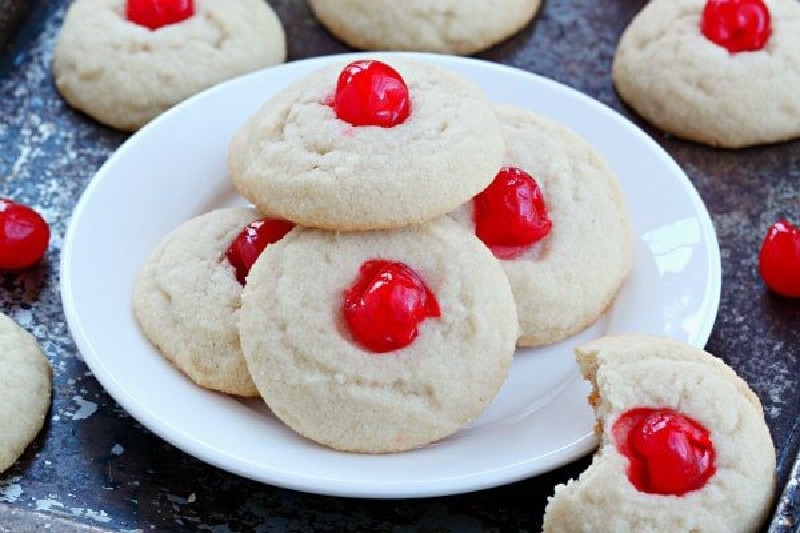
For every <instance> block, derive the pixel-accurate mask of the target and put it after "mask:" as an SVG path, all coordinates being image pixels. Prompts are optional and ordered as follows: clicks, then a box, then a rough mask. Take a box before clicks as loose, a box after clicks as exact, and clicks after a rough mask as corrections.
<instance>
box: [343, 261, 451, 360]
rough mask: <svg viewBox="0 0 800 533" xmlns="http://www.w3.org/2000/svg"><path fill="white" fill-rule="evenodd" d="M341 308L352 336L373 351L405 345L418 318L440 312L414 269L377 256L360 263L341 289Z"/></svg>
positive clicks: (409, 339)
mask: <svg viewBox="0 0 800 533" xmlns="http://www.w3.org/2000/svg"><path fill="white" fill-rule="evenodd" d="M342 311H343V314H344V320H345V324H346V325H347V327H348V329H349V331H350V333H351V335H352V336H353V339H354V340H355V341H356V342H358V344H360V345H361V346H363V347H364V348H366V349H367V350H370V351H372V352H376V353H385V352H391V351H394V350H399V349H400V348H404V347H406V346H408V345H409V344H411V342H412V341H413V340H414V339H415V338H416V337H417V334H418V329H417V327H418V326H419V324H420V323H422V321H424V320H425V319H426V318H436V317H439V316H441V311H440V309H439V302H437V301H436V296H435V295H434V294H433V292H432V291H431V290H430V289H429V288H428V286H427V285H426V284H425V282H424V281H423V280H422V278H421V277H420V275H419V274H417V272H415V271H414V270H413V269H412V268H411V267H409V266H408V265H406V264H404V263H398V262H394V261H384V260H379V259H374V260H370V261H366V262H365V263H364V264H363V265H361V268H360V270H359V273H358V277H357V278H356V280H355V282H354V283H353V284H352V285H351V286H350V287H349V288H348V289H346V290H345V292H344V304H343V307H342Z"/></svg>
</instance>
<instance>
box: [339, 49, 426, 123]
mask: <svg viewBox="0 0 800 533" xmlns="http://www.w3.org/2000/svg"><path fill="white" fill-rule="evenodd" d="M333 109H334V111H335V112H336V116H337V117H338V118H339V119H341V120H344V121H345V122H348V123H350V124H352V125H353V126H380V127H382V128H391V127H393V126H397V125H398V124H401V123H403V122H404V121H405V120H406V119H407V118H408V114H409V112H410V110H411V97H410V96H409V93H408V86H406V82H405V81H403V78H402V77H401V76H400V74H399V73H398V72H397V71H396V70H394V69H393V68H392V67H390V66H389V65H387V64H386V63H382V62H380V61H370V60H360V61H353V62H352V63H350V64H349V65H347V66H346V67H345V68H344V70H342V72H341V74H339V81H338V82H337V84H336V93H335V94H334V97H333Z"/></svg>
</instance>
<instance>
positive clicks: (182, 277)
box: [133, 208, 293, 396]
mask: <svg viewBox="0 0 800 533" xmlns="http://www.w3.org/2000/svg"><path fill="white" fill-rule="evenodd" d="M292 227H293V224H292V223H290V222H287V221H285V220H278V219H270V218H262V217H260V216H259V215H258V214H257V213H256V212H255V211H254V210H253V209H251V208H225V209H217V210H215V211H211V212H209V213H205V214H203V215H200V216H198V217H195V218H192V219H190V220H188V221H186V222H184V223H183V224H181V225H180V226H178V227H177V228H176V229H174V230H173V231H171V232H170V233H169V234H168V235H166V236H165V237H164V238H163V239H162V241H161V243H160V244H159V245H158V246H157V247H156V248H155V250H154V251H153V252H152V254H151V255H150V257H149V258H148V259H147V261H146V262H145V264H144V265H143V266H142V269H141V271H140V273H139V275H138V277H137V279H136V284H135V286H134V291H133V310H134V314H135V316H136V319H137V321H138V323H139V325H140V327H141V329H142V332H143V333H144V335H145V336H146V337H147V338H148V339H149V340H150V342H151V343H152V344H153V345H154V346H155V347H156V348H157V350H158V351H159V353H161V355H162V356H163V357H164V358H165V359H166V360H167V361H169V362H170V363H171V364H172V365H174V366H175V367H176V368H177V369H178V370H180V371H181V372H183V373H184V374H185V375H186V376H187V377H188V378H189V379H191V380H192V381H193V382H195V383H196V384H198V385H200V386H201V387H204V388H207V389H210V390H216V391H220V392H224V393H227V394H232V395H237V396H258V391H257V390H256V388H255V385H254V384H253V381H252V380H251V379H250V373H249V371H248V370H247V365H246V363H245V360H244V356H243V355H242V350H241V347H240V344H239V331H238V329H237V327H236V313H237V310H238V309H239V306H240V296H241V292H242V287H243V286H244V285H245V284H246V283H247V276H248V273H249V271H250V267H251V266H252V264H253V263H254V262H255V260H256V258H257V257H258V256H259V254H260V253H261V252H262V251H263V250H264V249H265V248H267V247H268V246H269V245H271V244H272V243H274V242H277V241H278V240H280V239H281V238H282V237H283V236H284V235H285V234H286V233H287V232H288V231H289V230H290V229H291V228H292Z"/></svg>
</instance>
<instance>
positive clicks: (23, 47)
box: [0, 0, 800, 533]
mask: <svg viewBox="0 0 800 533" xmlns="http://www.w3.org/2000/svg"><path fill="white" fill-rule="evenodd" d="M68 3H69V2H68V1H67V0H51V1H45V0H39V1H30V2H16V1H10V2H3V1H2V0H0V196H3V197H10V198H12V199H14V200H16V201H19V202H23V203H26V204H28V205H30V206H32V207H34V208H35V209H37V210H39V211H40V212H41V213H42V215H43V216H44V217H45V218H46V219H47V220H48V222H49V223H50V224H51V228H52V232H53V234H52V241H51V245H50V249H49V251H48V254H47V256H46V259H45V261H44V262H43V263H42V264H41V265H39V266H37V267H34V268H32V269H30V270H27V271H25V272H21V273H0V311H2V312H4V313H6V314H8V315H10V316H11V317H12V318H13V319H14V320H15V321H16V322H17V323H19V324H20V325H21V326H22V327H24V328H25V329H27V330H28V331H30V332H32V333H33V334H34V335H35V336H36V338H37V339H38V341H39V343H40V344H41V346H42V348H43V350H44V351H45V353H46V354H47V356H48V358H49V360H50V362H51V363H52V366H53V368H54V371H55V372H54V397H53V405H52V410H51V413H50V415H49V419H48V422H47V424H46V425H45V428H44V430H43V431H42V432H41V434H40V435H39V437H38V438H37V439H36V440H35V441H34V442H33V443H32V444H31V446H29V448H28V449H27V451H26V452H25V454H24V455H23V456H22V458H21V459H20V460H19V461H18V462H17V463H16V464H15V465H14V466H13V467H12V468H11V469H9V470H8V471H6V472H4V473H3V474H1V475H0V532H2V531H14V532H22V531H45V530H50V531H67V532H68V531H92V532H95V531H210V532H214V533H226V532H234V531H235V532H246V531H258V532H268V531H269V532H272V531H392V532H396V533H401V532H410V531H421V532H443V531H458V532H472V531H496V532H500V531H503V532H505V531H519V532H523V531H524V532H534V531H539V530H540V528H541V519H542V512H543V509H544V506H545V503H546V499H547V496H548V495H550V494H551V493H552V490H553V486H554V485H555V484H557V483H563V482H565V481H566V480H567V479H569V478H570V477H574V476H576V475H577V474H578V473H579V472H580V471H581V470H583V469H584V468H585V467H586V466H587V465H588V458H584V459H581V460H579V461H577V462H575V463H572V464H570V465H567V466H565V467H563V468H561V469H558V470H556V471H554V472H551V473H548V474H546V475H542V476H539V477H535V478H531V479H528V480H524V481H520V482H517V483H513V484H511V485H507V486H502V487H498V488H495V489H489V490H483V491H479V492H475V493H470V494H464V495H458V496H450V497H440V498H428V499H420V500H403V501H401V500H395V501H372V500H355V499H344V498H332V497H325V496H317V495H313V494H303V493H298V492H293V491H289V490H284V489H280V488H276V487H272V486H269V485H263V484H259V483H256V482H252V481H249V480H247V479H244V478H241V477H238V476H235V475H232V474H228V473H226V472H224V471H221V470H219V469H217V468H214V467H212V466H209V465H207V464H204V463H202V462H200V461H198V460H196V459H194V458H193V457H191V456H188V455H186V454H184V453H183V452H181V451H180V450H177V449H175V448H173V447H172V446H170V445H169V444H167V443H165V442H163V441H162V440H160V439H159V438H157V437H155V436H154V435H153V434H151V433H150V432H149V431H147V430H146V429H144V428H143V427H142V426H141V425H140V424H138V423H137V422H136V421H135V420H134V419H132V418H131V417H130V416H129V415H127V414H126V413H125V411H124V410H122V409H121V408H120V407H119V406H118V405H117V404H116V402H114V400H113V399H112V398H111V397H109V396H108V395H107V394H106V393H105V392H104V391H103V389H102V388H101V387H100V386H99V384H98V383H97V382H96V380H95V379H94V378H93V376H92V374H91V373H90V372H89V370H88V368H87V367H86V366H85V364H84V363H83V362H82V361H81V360H80V359H79V358H78V356H77V350H76V347H75V345H74V343H73V341H72V338H71V336H70V334H69V331H68V329H67V327H66V324H65V318H64V314H63V311H62V307H61V302H60V299H59V292H58V285H59V278H58V259H59V253H60V248H61V244H62V240H63V237H64V232H65V229H66V225H67V224H68V222H69V218H70V214H71V212H72V210H73V208H74V206H75V204H76V202H77V200H78V198H79V197H80V195H81V193H82V191H83V190H84V188H85V187H86V185H87V184H88V183H89V181H90V180H91V179H92V176H93V175H94V173H95V172H96V171H97V169H98V168H99V167H100V166H101V165H102V164H103V162H104V161H105V160H106V159H107V158H108V157H109V155H110V154H112V153H113V152H114V150H115V149H116V148H117V147H118V146H119V145H120V144H121V143H122V142H123V141H124V140H125V139H126V138H127V136H126V135H125V134H122V133H120V132H115V131H112V130H110V129H108V128H106V127H103V126H101V125H100V124H98V123H96V122H94V121H93V120H91V119H90V118H88V117H87V116H85V115H83V114H81V113H79V112H77V111H75V110H73V109H71V108H69V107H68V106H67V105H66V104H65V102H64V101H63V100H62V99H61V97H60V96H59V94H58V92H57V91H56V89H55V86H54V84H53V77H52V73H51V68H50V62H51V59H52V54H53V46H54V42H55V37H56V35H57V32H58V29H59V28H60V25H61V23H62V20H63V16H64V12H65V10H66V7H67V5H68ZM645 3H646V2H645V1H644V0H637V1H632V0H618V1H613V2H612V1H608V2H596V1H595V0H571V1H570V0H546V1H545V2H544V3H543V5H542V8H541V11H540V13H539V15H538V16H537V17H536V19H535V20H534V21H533V22H532V23H531V24H530V25H529V26H527V27H526V28H525V29H524V30H523V31H521V32H520V33H519V34H518V35H516V36H514V37H512V38H511V39H509V40H507V41H505V42H504V43H501V44H500V45H498V46H496V47H494V48H492V49H491V50H489V51H487V52H485V53H482V54H479V56H478V57H481V58H484V59H488V60H492V61H496V62H499V63H503V64H506V65H512V66H515V67H519V68H521V69H523V70H527V71H530V72H534V73H537V74H541V75H544V76H546V77H549V78H552V79H554V80H556V81H559V82H561V83H564V84H566V85H569V86H571V87H573V88H575V89H578V90H580V91H582V92H584V93H586V94H588V95H590V96H592V97H594V98H596V99H598V100H600V101H601V102H603V103H605V104H607V105H608V106H610V107H611V108H613V109H615V110H617V111H619V112H620V113H622V114H623V115H625V116H627V117H629V118H630V119H631V120H633V121H634V122H635V123H637V124H638V125H640V126H641V127H643V128H644V129H645V130H646V131H647V132H648V133H650V134H651V135H652V136H653V137H654V138H655V139H656V141H657V142H658V143H660V144H661V145H662V146H663V147H664V148H665V149H666V150H667V151H668V152H669V153H670V154H671V155H672V156H673V157H674V158H675V159H676V161H677V162H678V163H679V164H680V166H681V167H682V168H683V169H684V170H685V171H686V173H687V174H688V175H689V177H690V179H691V180H692V182H693V183H694V185H695V186H696V187H697V189H698V191H699V192H700V195H701V197H702V198H703V200H704V202H705V203H706V205H707V206H708V209H709V211H710V213H711V216H712V219H713V222H714V224H715V227H716V230H717V232H718V236H719V241H720V246H721V251H722V267H723V284H722V299H721V306H720V310H719V314H718V317H717V321H716V324H715V326H714V329H713V332H712V335H711V338H710V340H709V341H708V344H707V349H708V350H709V351H710V352H711V353H714V354H715V355H718V356H720V357H721V358H723V359H724V360H725V361H726V362H727V363H728V364H729V365H730V366H732V367H733V368H734V369H735V370H736V371H737V372H738V373H739V374H740V375H741V376H742V377H743V378H744V379H745V380H746V381H747V382H748V383H749V384H750V385H751V387H752V388H753V390H754V391H755V392H756V393H757V394H758V396H759V397H760V398H761V400H762V402H763V404H764V409H765V414H766V418H767V422H768V424H769V427H770V430H771V432H772V436H773V439H774V442H775V445H776V447H777V448H778V452H779V454H778V458H779V462H778V486H777V488H776V502H775V503H776V513H775V515H774V517H773V518H772V520H771V524H768V525H765V530H766V529H768V530H769V531H770V533H789V532H791V531H797V528H798V525H797V524H798V519H799V518H798V517H800V509H798V507H800V489H798V482H799V481H798V478H799V477H800V471H798V466H797V463H796V461H797V454H798V447H800V417H799V415H800V388H798V381H800V300H797V299H795V300H788V299H782V298H779V297H776V296H774V295H772V294H770V293H769V292H768V291H766V290H765V288H764V286H763V283H762V282H761V280H760V279H759V277H758V269H757V255H758V250H759V247H760V245H761V240H762V239H763V236H764V234H765V232H766V229H767V228H768V227H769V225H771V224H772V223H773V222H775V221H777V220H778V219H779V218H782V217H786V218H789V219H792V218H793V217H794V222H795V223H800V220H798V219H797V217H798V216H800V141H794V142H786V143H780V144H776V145H771V146H764V147H758V148H751V149H746V150H737V151H726V150H717V149H712V148H708V147H705V146H700V145H696V144H692V143H687V142H684V141H680V140H677V139H674V138H671V137H669V136H666V135H664V134H662V133H660V132H658V131H656V130H654V129H652V128H650V127H649V126H648V125H647V124H645V123H644V122H643V121H642V120H641V119H639V118H638V117H637V116H635V114H633V113H632V112H631V111H630V110H629V109H628V108H626V107H625V106H624V105H623V104H622V103H621V102H620V100H619V98H618V96H617V94H616V93H615V91H614V88H613V84H612V81H611V74H610V72H611V62H612V58H613V54H614V51H615V47H616V45H617V41H618V39H619V36H620V34H621V33H622V31H623V29H624V28H625V26H626V25H627V24H628V22H629V21H630V20H631V18H632V17H633V16H634V14H635V13H636V12H637V11H638V10H639V9H641V8H642V6H643V5H644V4H645ZM272 4H273V6H274V7H275V9H276V11H277V12H278V15H279V16H280V18H281V20H282V22H283V24H284V26H285V28H286V33H287V37H288V42H289V59H290V60H297V59H302V58H306V57H313V56H318V55H325V54H332V53H340V52H346V51H350V50H349V49H348V48H347V47H346V46H344V45H342V44H341V43H339V42H338V41H336V40H335V39H334V38H333V37H331V36H330V35H329V34H328V33H327V32H326V31H325V30H324V29H323V28H322V27H321V26H320V25H319V24H318V23H317V22H316V21H315V19H314V18H313V16H312V14H311V13H310V11H309V9H308V7H307V5H306V3H305V2H304V1H303V0H273V2H272ZM643 179H646V176H643ZM143 216H146V214H143ZM131 223H132V224H135V223H136V221H135V220H132V221H131ZM97 250H98V253H102V250H103V246H102V243H97ZM198 415H199V416H201V415H202V413H198ZM486 453H491V450H487V451H486Z"/></svg>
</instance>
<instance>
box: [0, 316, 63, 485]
mask: <svg viewBox="0 0 800 533" xmlns="http://www.w3.org/2000/svg"><path fill="white" fill-rule="evenodd" d="M51 382H52V370H51V369H50V363H48V362H47V358H46V357H45V356H44V354H43V353H42V350H41V348H39V345H38V344H37V343H36V339H34V338H33V336H32V335H31V334H30V333H28V332H27V331H25V330H24V329H22V328H21V327H19V326H18V325H17V324H16V323H15V322H14V321H13V320H11V319H10V318H9V317H7V316H6V315H4V314H2V313H0V472H3V471H4V470H6V469H7V468H8V467H9V466H11V465H12V464H14V462H15V461H16V460H17V459H18V458H19V456H20V455H22V452H23V451H24V450H25V448H26V447H27V446H28V444H30V443H31V441H32V440H33V439H34V438H35V437H36V435H37V434H38V433H39V431H41V429H42V426H43V425H44V421H45V416H46V415H47V410H48V409H49V408H50V394H51V393H50V389H51V386H52V385H51Z"/></svg>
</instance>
